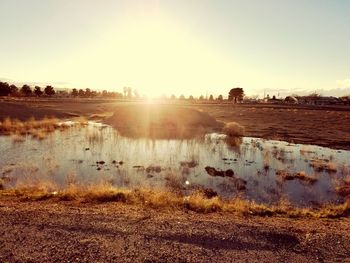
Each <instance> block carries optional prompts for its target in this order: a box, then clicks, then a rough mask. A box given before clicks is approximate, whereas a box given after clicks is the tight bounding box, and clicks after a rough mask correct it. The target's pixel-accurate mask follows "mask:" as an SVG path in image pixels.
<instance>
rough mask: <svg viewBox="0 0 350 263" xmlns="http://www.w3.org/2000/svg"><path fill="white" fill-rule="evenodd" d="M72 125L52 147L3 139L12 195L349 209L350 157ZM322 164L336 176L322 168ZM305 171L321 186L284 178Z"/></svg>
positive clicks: (52, 139)
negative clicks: (103, 187)
mask: <svg viewBox="0 0 350 263" xmlns="http://www.w3.org/2000/svg"><path fill="white" fill-rule="evenodd" d="M67 124H68V125H70V127H69V128H68V129H66V130H65V131H59V130H57V131H55V132H53V133H51V134H48V136H47V138H46V139H44V140H36V139H33V138H32V137H31V136H27V137H24V140H23V141H22V142H15V141H14V140H13V138H12V137H11V136H0V155H1V159H0V169H1V170H0V172H1V174H0V176H1V177H2V179H3V181H4V182H6V184H5V187H6V188H11V187H19V186H23V185H27V184H28V185H32V184H41V183H48V184H52V185H54V186H55V187H57V188H60V187H64V186H65V185H66V184H67V183H71V182H72V181H74V183H76V184H79V185H93V184H97V183H101V182H108V183H111V184H113V185H114V186H116V187H123V188H131V189H133V188H137V187H146V188H155V189H159V188H165V187H166V188H169V187H170V188H171V187H176V188H178V189H180V191H183V192H184V193H185V194H187V193H190V192H191V191H193V190H195V189H198V188H210V189H212V190H214V191H215V192H217V194H218V195H220V196H221V197H222V198H232V197H235V196H237V195H239V196H241V197H244V198H247V199H249V200H254V201H256V202H259V203H269V204H270V203H273V202H277V201H279V200H281V199H285V200H288V201H289V202H291V203H293V204H295V205H298V206H319V205H322V204H325V203H341V202H342V201H343V199H342V197H341V196H339V195H338V194H337V193H336V191H335V189H336V187H337V186H339V185H341V182H342V180H344V179H345V178H347V177H348V176H349V170H350V161H349V160H350V152H349V151H342V150H334V149H329V148H324V147H319V146H311V145H301V144H290V143H287V142H283V141H273V140H264V139H260V138H251V137H244V138H241V139H237V140H235V141H234V143H232V142H231V143H228V142H227V140H226V139H225V136H224V135H220V134H206V135H203V136H198V137H196V138H193V139H186V140H180V139H171V140H152V139H147V138H139V139H135V138H128V137H123V136H121V135H120V134H119V133H118V131H116V130H114V129H113V128H112V127H110V126H107V125H103V124H99V123H94V122H89V123H88V124H87V125H84V126H81V125H75V124H74V123H72V122H67ZM315 161H317V162H322V163H324V164H327V165H330V166H331V167H332V169H323V168H319V167H318V168H317V167H314V166H313V165H312V164H313V162H315ZM208 171H209V173H208ZM210 171H211V172H210ZM212 171H216V172H214V173H213V172H212ZM227 171H228V172H227ZM232 172H233V173H232ZM300 172H303V174H306V175H307V176H308V177H310V178H313V180H312V181H311V182H310V181H308V180H302V179H300V178H289V179H288V180H286V179H285V178H284V177H283V176H281V174H290V175H293V174H297V173H300ZM237 182H238V183H237Z"/></svg>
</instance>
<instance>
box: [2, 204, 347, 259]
mask: <svg viewBox="0 0 350 263" xmlns="http://www.w3.org/2000/svg"><path fill="white" fill-rule="evenodd" d="M349 247H350V221H349V219H338V220H317V219H308V218H306V219H287V218H262V217H235V216H232V215H225V214H220V213H215V214H196V213H192V212H188V213H185V212H173V211H169V212H166V211H156V210H152V209H142V208H141V207H137V206H131V205H125V204H120V203H105V204H85V205H84V204H79V205H77V204H74V203H52V202H51V201H42V202H35V203H31V202H17V201H4V200H1V201H0V261H1V262H62V261H64V262H349V261H347V260H350V250H349Z"/></svg>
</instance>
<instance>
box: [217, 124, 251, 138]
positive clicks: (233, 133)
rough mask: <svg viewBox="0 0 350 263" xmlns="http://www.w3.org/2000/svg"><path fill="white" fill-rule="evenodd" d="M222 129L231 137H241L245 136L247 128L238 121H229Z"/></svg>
mask: <svg viewBox="0 0 350 263" xmlns="http://www.w3.org/2000/svg"><path fill="white" fill-rule="evenodd" d="M222 131H223V133H225V134H226V135H227V136H229V137H241V136H244V133H245V128H244V127H243V126H242V125H240V124H239V123H237V122H229V123H226V124H225V126H224V128H223V129H222Z"/></svg>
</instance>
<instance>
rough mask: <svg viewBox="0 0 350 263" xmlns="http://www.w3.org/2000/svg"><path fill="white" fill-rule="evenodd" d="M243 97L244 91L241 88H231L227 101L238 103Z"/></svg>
mask: <svg viewBox="0 0 350 263" xmlns="http://www.w3.org/2000/svg"><path fill="white" fill-rule="evenodd" d="M243 97H244V91H243V89H242V88H233V89H231V90H230V92H229V93H228V100H230V101H234V103H237V102H238V101H242V100H243Z"/></svg>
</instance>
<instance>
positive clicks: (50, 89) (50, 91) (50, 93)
mask: <svg viewBox="0 0 350 263" xmlns="http://www.w3.org/2000/svg"><path fill="white" fill-rule="evenodd" d="M44 92H45V94H46V95H47V96H50V97H51V96H53V95H55V93H56V92H55V90H54V88H53V87H52V86H46V88H45V89H44Z"/></svg>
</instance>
